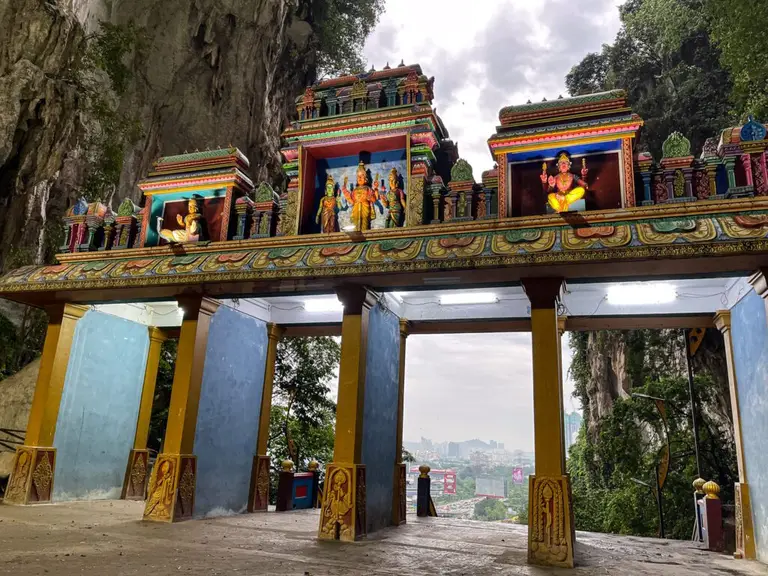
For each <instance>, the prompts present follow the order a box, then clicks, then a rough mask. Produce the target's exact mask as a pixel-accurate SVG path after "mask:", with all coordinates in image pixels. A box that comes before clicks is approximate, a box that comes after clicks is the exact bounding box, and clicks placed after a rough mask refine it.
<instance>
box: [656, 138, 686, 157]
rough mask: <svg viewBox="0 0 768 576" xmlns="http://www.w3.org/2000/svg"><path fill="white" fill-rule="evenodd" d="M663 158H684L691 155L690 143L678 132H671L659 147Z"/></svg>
mask: <svg viewBox="0 0 768 576" xmlns="http://www.w3.org/2000/svg"><path fill="white" fill-rule="evenodd" d="M661 150H662V152H663V158H664V159H667V158H686V157H687V156H690V155H691V141H690V140H688V138H686V137H685V136H683V135H682V134H681V133H680V132H672V134H670V135H669V136H668V137H667V139H666V140H664V144H662V145H661Z"/></svg>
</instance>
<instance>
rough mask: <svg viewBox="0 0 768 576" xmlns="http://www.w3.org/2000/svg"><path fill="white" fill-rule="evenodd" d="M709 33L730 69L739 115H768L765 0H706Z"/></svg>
mask: <svg viewBox="0 0 768 576" xmlns="http://www.w3.org/2000/svg"><path fill="white" fill-rule="evenodd" d="M707 7H708V12H707V15H708V16H709V17H710V33H711V36H712V38H713V39H714V40H715V42H716V43H717V46H718V48H719V49H720V51H721V52H722V58H721V62H722V63H723V65H725V67H726V68H728V69H729V70H730V71H731V74H732V77H733V83H734V90H733V102H734V104H735V105H736V111H737V112H738V113H739V114H741V115H742V116H743V115H744V114H747V113H752V114H754V115H755V116H756V117H758V118H760V119H761V120H765V119H767V118H768V34H766V30H768V6H766V4H765V1H764V0H709V2H708V3H707Z"/></svg>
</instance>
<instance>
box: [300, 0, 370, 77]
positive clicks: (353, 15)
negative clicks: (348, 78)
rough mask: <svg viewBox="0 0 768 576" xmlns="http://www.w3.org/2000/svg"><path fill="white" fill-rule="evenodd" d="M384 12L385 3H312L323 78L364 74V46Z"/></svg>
mask: <svg viewBox="0 0 768 576" xmlns="http://www.w3.org/2000/svg"><path fill="white" fill-rule="evenodd" d="M383 11H384V0H313V1H312V2H311V18H310V20H311V23H312V28H313V30H314V32H315V37H316V41H317V47H318V54H317V68H318V72H319V75H320V76H321V77H333V76H340V75H343V74H357V73H359V72H363V71H365V58H364V57H363V46H364V44H365V39H366V38H367V37H368V35H369V34H370V33H371V32H372V31H373V29H374V28H375V26H376V24H377V23H378V21H379V17H380V16H381V13H382V12H383Z"/></svg>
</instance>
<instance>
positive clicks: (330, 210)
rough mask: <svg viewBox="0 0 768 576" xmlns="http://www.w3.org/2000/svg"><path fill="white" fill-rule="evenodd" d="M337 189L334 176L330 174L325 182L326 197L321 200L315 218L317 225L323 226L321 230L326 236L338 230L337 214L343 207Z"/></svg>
mask: <svg viewBox="0 0 768 576" xmlns="http://www.w3.org/2000/svg"><path fill="white" fill-rule="evenodd" d="M335 188H336V182H335V181H334V180H333V176H331V175H330V174H329V175H328V178H327V180H326V181H325V196H323V197H322V198H321V199H320V206H319V207H318V209H317V215H316V216H315V223H316V224H321V230H322V231H323V233H324V234H330V233H331V232H336V230H337V217H336V214H337V210H338V209H340V208H341V206H339V201H340V200H339V199H338V198H337V197H336V190H335Z"/></svg>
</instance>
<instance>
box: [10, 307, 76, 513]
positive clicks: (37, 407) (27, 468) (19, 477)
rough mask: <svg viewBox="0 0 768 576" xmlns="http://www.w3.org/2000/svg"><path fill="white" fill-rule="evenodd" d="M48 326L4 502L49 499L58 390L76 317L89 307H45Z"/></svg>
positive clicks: (53, 465)
mask: <svg viewBox="0 0 768 576" xmlns="http://www.w3.org/2000/svg"><path fill="white" fill-rule="evenodd" d="M45 311H46V313H47V314H48V330H47V332H46V335H45V343H44V344H43V353H42V356H41V358H40V371H39V372H38V374H37V383H36V384H35V393H34V395H33V397H32V407H31V408H30V411H29V420H28V421H27V431H26V434H25V436H24V445H23V446H19V447H18V448H16V455H15V456H14V459H13V468H12V471H11V477H10V478H9V480H8V488H7V489H6V492H5V503H6V504H34V503H39V502H50V500H51V494H53V481H54V477H53V474H54V470H55V469H56V449H55V448H53V438H54V436H55V434H56V420H57V419H58V417H59V406H60V404H61V394H62V392H63V390H64V380H65V378H66V375H67V365H68V364H69V354H70V350H71V348H72V340H73V338H74V336H75V327H76V324H77V321H78V320H79V319H80V318H82V317H83V316H84V315H85V313H86V312H87V311H88V308H86V307H83V306H76V305H74V304H55V305H51V306H48V307H46V309H45Z"/></svg>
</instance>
